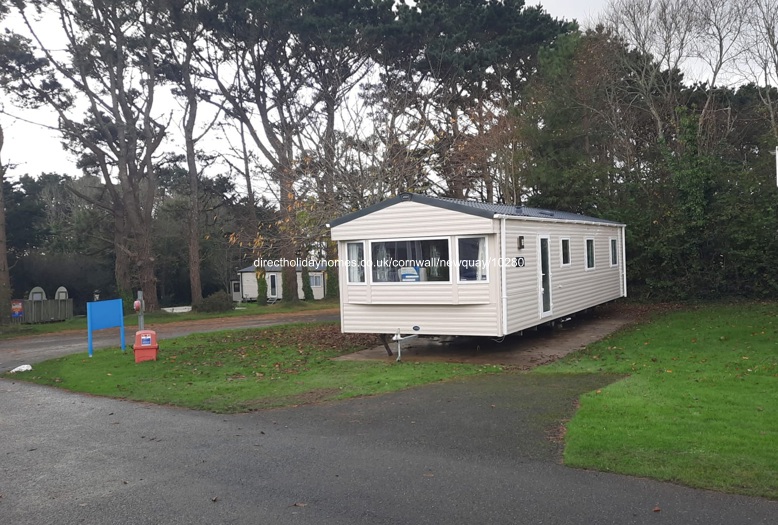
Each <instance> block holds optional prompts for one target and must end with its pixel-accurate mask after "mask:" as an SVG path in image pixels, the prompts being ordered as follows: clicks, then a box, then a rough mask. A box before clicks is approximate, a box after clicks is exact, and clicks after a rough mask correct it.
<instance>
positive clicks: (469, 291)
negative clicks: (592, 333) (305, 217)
mask: <svg viewBox="0 0 778 525" xmlns="http://www.w3.org/2000/svg"><path fill="white" fill-rule="evenodd" d="M330 226H331V234H332V239H333V240H334V241H337V243H338V254H339V272H340V273H339V276H340V304H341V308H340V316H341V328H342V330H343V332H347V333H348V332H362V333H381V334H396V333H398V332H399V333H400V334H418V335H466V336H490V337H501V336H504V335H508V334H511V333H514V332H518V331H520V330H524V329H526V328H531V327H534V326H538V325H540V324H544V323H546V322H549V321H553V320H555V319H559V318H562V317H566V316H569V315H571V314H574V313H576V312H580V311H582V310H585V309H587V308H590V307H593V306H596V305H598V304H602V303H606V302H609V301H612V300H614V299H618V298H620V297H626V295H627V284H626V264H625V263H626V261H625V253H626V252H625V247H624V229H625V225H624V224H620V223H617V222H613V221H608V220H603V219H597V218H594V217H587V216H583V215H577V214H573V213H565V212H558V211H550V210H541V209H536V208H528V207H524V206H510V205H506V204H484V203H477V202H471V201H464V200H456V199H448V198H437V197H427V196H422V195H416V194H411V193H403V194H401V195H398V196H397V197H395V198H392V199H388V200H385V201H383V202H381V203H378V204H376V205H374V206H371V207H369V208H366V209H363V210H360V211H356V212H354V213H351V214H349V215H346V216H344V217H341V218H339V219H337V220H334V221H332V223H331V224H330Z"/></svg>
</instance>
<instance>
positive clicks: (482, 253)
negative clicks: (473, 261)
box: [476, 237, 486, 281]
mask: <svg viewBox="0 0 778 525" xmlns="http://www.w3.org/2000/svg"><path fill="white" fill-rule="evenodd" d="M478 260H479V261H481V262H480V263H479V264H478V273H477V275H476V278H477V279H478V280H479V281H485V280H486V238H485V237H479V238H478Z"/></svg>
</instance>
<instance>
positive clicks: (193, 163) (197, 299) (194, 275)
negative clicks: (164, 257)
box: [184, 85, 203, 306]
mask: <svg viewBox="0 0 778 525" xmlns="http://www.w3.org/2000/svg"><path fill="white" fill-rule="evenodd" d="M187 88H191V86H190V85H187ZM187 91H188V99H189V100H188V101H187V116H186V124H185V125H184V135H185V140H186V165H187V170H188V171H189V242H188V244H189V290H190V292H191V294H192V306H195V305H199V304H200V303H201V302H202V301H203V285H202V281H201V279H200V200H199V193H200V192H199V188H198V186H199V184H198V173H197V160H196V157H195V139H194V127H195V122H196V120H197V94H196V93H195V92H194V89H188V90H187Z"/></svg>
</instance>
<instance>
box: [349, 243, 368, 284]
mask: <svg viewBox="0 0 778 525" xmlns="http://www.w3.org/2000/svg"><path fill="white" fill-rule="evenodd" d="M344 244H345V252H346V259H345V262H346V283H347V284H349V285H358V286H367V272H366V271H365V269H366V268H367V258H366V257H365V241H346V242H345V243H344ZM352 244H354V245H357V244H358V245H361V246H362V260H361V261H360V260H358V259H351V257H350V255H349V246H350V245H352ZM360 268H361V269H362V274H361V276H360V272H359V269H360ZM352 270H353V272H355V273H356V276H357V277H361V279H360V280H352V279H351V277H352Z"/></svg>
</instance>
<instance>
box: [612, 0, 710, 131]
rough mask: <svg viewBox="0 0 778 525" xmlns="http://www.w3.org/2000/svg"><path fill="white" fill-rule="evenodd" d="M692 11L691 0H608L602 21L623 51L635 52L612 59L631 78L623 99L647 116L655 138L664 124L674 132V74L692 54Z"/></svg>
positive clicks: (694, 26) (694, 25) (676, 82)
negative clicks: (609, 1)
mask: <svg viewBox="0 0 778 525" xmlns="http://www.w3.org/2000/svg"><path fill="white" fill-rule="evenodd" d="M692 13H693V10H692V9H691V0H613V1H612V2H611V3H610V4H609V6H608V10H607V11H606V13H605V15H604V17H603V20H602V22H603V24H604V25H605V26H606V27H608V28H609V29H611V30H612V31H613V32H614V33H615V34H616V35H618V36H619V37H620V38H622V39H623V40H624V42H625V43H626V44H627V45H628V46H629V48H628V49H627V51H629V50H633V51H635V52H636V53H637V54H638V57H634V56H633V57H630V56H628V55H627V54H624V55H622V56H621V57H619V56H616V57H614V58H615V59H616V60H620V63H621V65H622V66H623V67H624V68H625V70H626V71H628V72H629V73H630V75H631V79H632V82H631V83H629V84H624V87H625V89H628V90H629V92H628V93H626V95H627V97H629V96H631V97H632V98H633V100H634V103H635V104H636V105H637V106H638V107H643V108H645V110H646V111H648V112H649V113H650V115H651V117H652V119H653V121H654V125H655V127H656V134H657V137H659V138H660V140H661V139H664V137H665V134H666V132H667V127H668V126H671V127H670V129H672V130H675V131H677V128H678V124H677V122H676V120H675V118H674V114H675V108H676V107H677V106H678V104H679V101H678V96H679V89H678V88H679V78H678V75H679V73H680V71H681V68H682V67H683V65H684V64H685V63H686V62H687V60H688V59H689V58H690V57H691V56H693V55H694V47H693V39H694V35H695V31H697V21H696V18H695V16H693V14H692ZM635 58H637V60H636V59H635Z"/></svg>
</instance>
